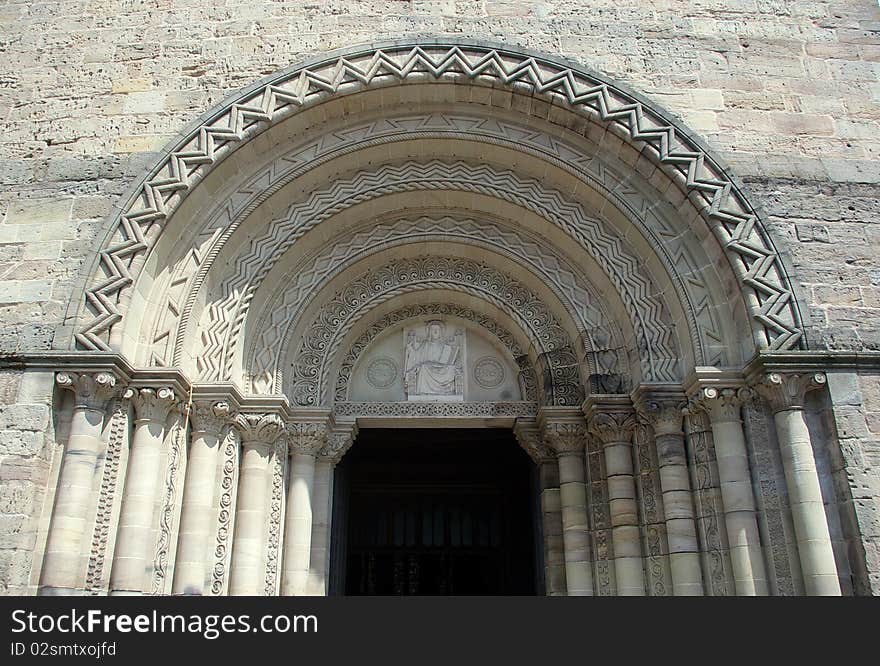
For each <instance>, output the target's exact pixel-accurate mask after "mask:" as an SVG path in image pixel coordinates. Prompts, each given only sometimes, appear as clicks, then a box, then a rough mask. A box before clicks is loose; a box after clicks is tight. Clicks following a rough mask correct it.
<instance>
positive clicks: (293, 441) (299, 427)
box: [286, 421, 331, 456]
mask: <svg viewBox="0 0 880 666" xmlns="http://www.w3.org/2000/svg"><path fill="white" fill-rule="evenodd" d="M286 430H287V447H288V448H287V450H288V453H290V455H294V454H296V453H302V454H305V455H308V456H314V455H317V454H318V451H320V450H321V449H322V448H324V446H325V445H326V444H327V438H328V437H329V436H330V434H331V433H330V426H329V425H328V424H327V423H321V422H315V421H291V422H289V423H288V424H287V427H286Z"/></svg>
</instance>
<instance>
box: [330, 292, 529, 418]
mask: <svg viewBox="0 0 880 666" xmlns="http://www.w3.org/2000/svg"><path fill="white" fill-rule="evenodd" d="M426 316H428V317H431V316H444V317H455V318H458V319H463V320H465V321H469V322H471V323H473V324H475V325H477V326H479V327H480V328H482V329H483V330H484V331H485V332H486V333H487V334H488V335H489V336H491V337H492V338H494V339H496V340H498V341H499V342H500V343H501V344H502V345H503V346H504V347H505V348H506V349H507V351H508V352H509V353H510V355H511V356H512V357H513V358H514V360H515V361H516V362H517V364H518V365H519V368H520V377H519V386H520V390H521V392H522V397H523V400H526V401H529V402H538V401H539V396H538V390H539V386H538V378H537V373H536V372H535V368H534V367H533V365H532V363H531V361H530V359H529V357H528V350H527V349H523V348H522V347H521V346H520V344H519V343H518V342H517V341H516V338H515V337H514V335H513V334H512V333H511V332H510V331H508V330H507V329H506V328H504V327H503V326H501V325H500V324H499V323H498V322H497V321H495V320H494V319H492V318H491V317H489V316H487V315H486V314H484V313H483V312H479V311H477V310H473V309H471V308H467V307H462V306H460V305H456V304H454V303H424V304H414V305H407V306H404V307H402V308H399V309H397V310H394V311H393V312H389V313H388V314H385V315H384V316H382V317H380V318H378V319H377V320H376V321H374V322H373V323H372V324H370V325H369V327H368V328H367V330H366V331H364V332H363V333H361V334H360V335H359V336H358V337H357V339H356V340H355V341H354V342H353V343H352V344H351V345H346V346H347V347H348V352H347V353H346V354H345V356H344V357H342V360H341V361H340V362H339V364H338V368H336V370H335V372H330V373H327V376H326V377H325V379H326V381H325V383H324V384H323V385H322V386H321V387H320V395H321V398H322V402H328V401H330V400H331V399H332V401H333V402H334V403H337V402H344V401H346V400H348V399H349V388H350V386H349V382H350V379H351V377H352V372H353V370H354V368H355V366H356V365H357V364H358V361H360V359H361V356H362V355H363V354H364V353H365V352H366V351H367V349H368V348H369V346H370V343H372V342H373V340H375V339H376V338H377V337H378V336H379V335H381V334H382V333H384V332H385V331H387V330H388V329H389V328H392V327H395V326H399V325H400V324H403V323H405V322H407V321H412V320H413V319H417V318H424V317H426ZM334 375H335V381H334V379H333V378H334ZM331 388H332V396H330V395H329V393H328V392H329V391H330V389H331Z"/></svg>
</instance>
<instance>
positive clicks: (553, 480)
mask: <svg viewBox="0 0 880 666" xmlns="http://www.w3.org/2000/svg"><path fill="white" fill-rule="evenodd" d="M514 434H515V435H516V438H517V440H518V441H519V444H520V446H522V447H523V449H525V451H526V453H528V454H529V457H530V458H531V459H532V461H533V462H534V463H535V464H536V465H537V466H538V477H539V480H540V489H541V514H542V519H543V520H542V530H541V531H542V535H543V538H544V543H543V546H544V588H545V590H544V591H545V593H546V594H547V596H550V597H561V596H565V590H566V587H565V546H564V542H563V537H562V501H561V499H560V493H559V464H558V462H557V461H556V455H555V454H554V453H553V451H552V450H550V449H549V448H548V447H547V446H545V445H544V442H543V441H542V439H541V433H540V431H539V430H538V428H537V427H536V426H535V425H534V424H530V423H520V422H517V424H516V427H515V428H514Z"/></svg>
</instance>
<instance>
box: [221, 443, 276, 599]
mask: <svg viewBox="0 0 880 666" xmlns="http://www.w3.org/2000/svg"><path fill="white" fill-rule="evenodd" d="M271 448H272V447H271V445H270V444H269V443H268V442H260V441H251V442H247V443H243V445H242V460H241V478H240V479H239V484H238V498H237V504H236V507H235V530H234V539H233V542H232V565H231V567H230V579H229V594H231V595H246V596H256V595H259V594H261V592H262V586H263V582H264V581H263V555H264V551H265V534H266V522H267V520H268V513H269V506H268V504H269V494H268V489H269V485H270V481H271V480H270V476H269V461H270V459H271V456H270V453H271Z"/></svg>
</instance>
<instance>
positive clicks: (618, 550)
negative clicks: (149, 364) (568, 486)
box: [587, 398, 645, 596]
mask: <svg viewBox="0 0 880 666" xmlns="http://www.w3.org/2000/svg"><path fill="white" fill-rule="evenodd" d="M587 419H588V421H589V425H590V430H591V431H592V432H593V433H594V434H595V435H596V437H597V438H598V439H599V441H600V442H602V450H603V453H604V456H605V470H606V476H607V483H608V504H609V507H610V511H611V544H612V547H613V549H614V573H615V576H616V578H617V593H618V594H619V595H620V596H644V595H645V566H644V560H643V557H642V539H641V534H640V533H639V505H638V502H637V501H636V482H635V478H634V477H633V450H632V448H633V445H632V437H633V431H634V430H635V427H636V415H635V411H634V410H633V408H632V404H631V403H630V401H629V398H626V400H625V401H624V400H614V401H613V402H607V401H604V402H599V401H592V400H591V401H590V402H589V403H588V405H587Z"/></svg>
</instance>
